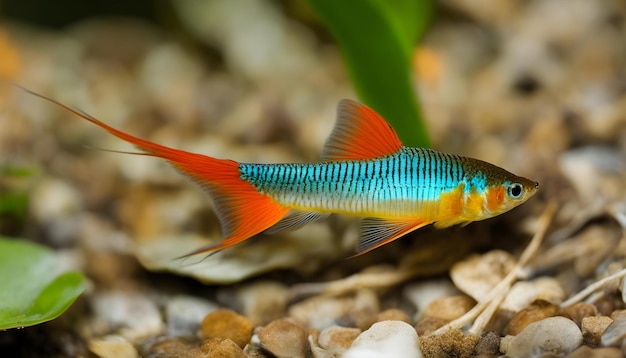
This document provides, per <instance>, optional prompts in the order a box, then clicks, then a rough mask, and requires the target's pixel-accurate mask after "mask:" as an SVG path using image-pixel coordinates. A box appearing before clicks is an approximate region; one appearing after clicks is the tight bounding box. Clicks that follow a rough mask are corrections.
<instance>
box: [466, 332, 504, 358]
mask: <svg viewBox="0 0 626 358" xmlns="http://www.w3.org/2000/svg"><path fill="white" fill-rule="evenodd" d="M499 353H500V336H499V335H498V334H497V333H496V332H485V333H483V334H482V335H481V336H480V340H479V341H478V343H476V346H474V351H473V352H472V357H485V358H486V357H497V356H498V355H499Z"/></svg>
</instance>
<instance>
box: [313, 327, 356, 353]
mask: <svg viewBox="0 0 626 358" xmlns="http://www.w3.org/2000/svg"><path fill="white" fill-rule="evenodd" d="M359 334H361V330H360V329H358V328H350V327H339V326H335V327H328V328H326V329H325V330H323V331H322V332H320V334H319V338H318V343H319V345H320V347H322V348H324V349H325V350H326V351H327V352H328V353H330V354H334V355H335V356H337V357H340V356H341V355H342V354H343V353H345V351H346V350H347V349H348V348H350V346H351V345H352V342H354V340H355V339H356V337H358V336H359Z"/></svg>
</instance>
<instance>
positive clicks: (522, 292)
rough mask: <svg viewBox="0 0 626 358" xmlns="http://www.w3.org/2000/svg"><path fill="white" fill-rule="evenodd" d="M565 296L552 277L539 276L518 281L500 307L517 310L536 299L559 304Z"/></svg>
mask: <svg viewBox="0 0 626 358" xmlns="http://www.w3.org/2000/svg"><path fill="white" fill-rule="evenodd" d="M564 298H565V291H563V288H562V287H561V285H560V284H559V282H558V281H557V280H556V279H554V278H552V277H539V278H537V279H534V280H532V281H518V282H516V283H515V284H513V286H512V287H511V290H510V291H509V293H508V294H507V296H506V298H505V299H504V301H503V302H502V305H501V306H500V309H504V310H509V311H512V312H519V311H520V310H522V309H524V308H526V307H528V306H529V305H530V304H531V303H532V302H534V301H536V300H543V301H547V302H550V303H553V304H559V303H561V302H562V301H563V299H564Z"/></svg>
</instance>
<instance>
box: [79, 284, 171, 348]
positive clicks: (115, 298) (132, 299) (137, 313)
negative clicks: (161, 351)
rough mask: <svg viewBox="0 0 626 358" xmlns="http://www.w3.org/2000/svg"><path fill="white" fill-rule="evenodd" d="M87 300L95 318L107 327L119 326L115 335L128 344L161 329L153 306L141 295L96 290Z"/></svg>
mask: <svg viewBox="0 0 626 358" xmlns="http://www.w3.org/2000/svg"><path fill="white" fill-rule="evenodd" d="M91 303H92V308H93V311H94V313H95V317H96V320H100V321H102V322H103V323H104V324H105V325H106V326H108V328H107V329H108V330H113V329H119V334H120V335H122V336H123V337H124V338H126V339H128V340H129V341H130V342H131V343H135V342H139V341H141V340H143V339H145V338H147V337H150V336H153V335H157V334H159V333H161V332H163V330H164V328H165V325H164V323H163V321H162V319H161V313H160V312H159V310H158V308H157V306H156V305H155V304H154V302H152V301H150V300H149V299H148V298H147V297H146V296H145V295H140V294H134V293H126V292H119V291H109V292H100V293H99V294H98V295H94V296H93V298H92V301H91Z"/></svg>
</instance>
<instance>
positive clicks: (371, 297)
mask: <svg viewBox="0 0 626 358" xmlns="http://www.w3.org/2000/svg"><path fill="white" fill-rule="evenodd" d="M379 310H380V305H379V303H378V297H377V296H376V295H375V294H374V293H373V291H371V290H369V289H362V290H359V291H357V293H356V294H355V296H354V297H326V296H316V297H312V298H309V299H307V300H304V301H302V302H300V303H297V304H294V305H292V306H291V307H290V308H289V316H290V317H293V318H294V319H296V320H298V322H302V323H303V324H304V325H306V326H307V327H311V328H315V329H319V330H324V329H325V328H328V327H332V326H334V325H337V324H340V325H342V326H356V327H358V328H361V329H364V328H367V327H369V326H370V325H371V324H372V323H373V322H376V317H377V315H378V311H379Z"/></svg>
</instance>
